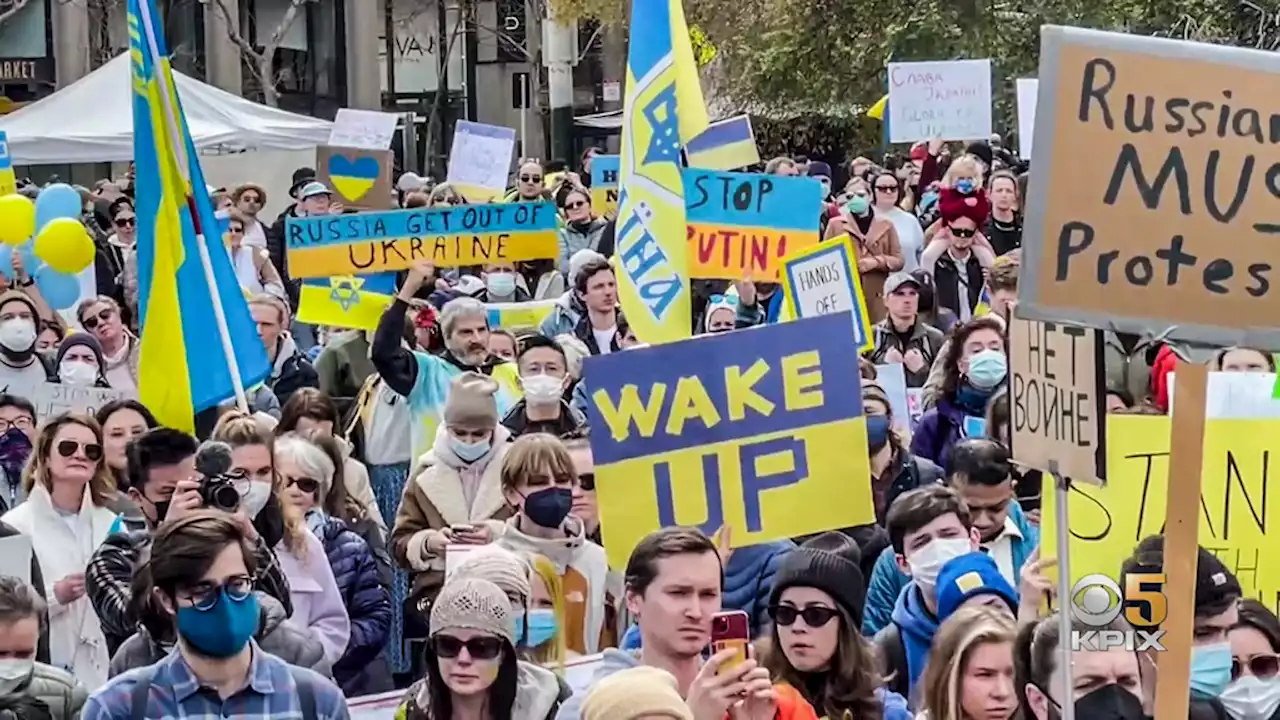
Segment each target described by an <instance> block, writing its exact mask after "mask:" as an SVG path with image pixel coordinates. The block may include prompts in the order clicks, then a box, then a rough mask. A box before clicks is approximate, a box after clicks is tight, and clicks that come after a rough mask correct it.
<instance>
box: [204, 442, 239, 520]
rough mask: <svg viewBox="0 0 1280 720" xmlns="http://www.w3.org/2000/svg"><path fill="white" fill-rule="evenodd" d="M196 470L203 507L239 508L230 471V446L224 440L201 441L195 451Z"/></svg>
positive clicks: (237, 495) (229, 510) (234, 480)
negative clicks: (198, 475) (198, 476)
mask: <svg viewBox="0 0 1280 720" xmlns="http://www.w3.org/2000/svg"><path fill="white" fill-rule="evenodd" d="M196 472H197V473H199V474H200V500H201V501H202V502H203V504H204V506H205V507H208V508H214V509H216V510H223V511H225V512H235V511H236V510H238V509H239V508H240V491H239V490H237V489H236V479H237V478H236V475H235V474H234V473H232V472H231V446H230V445H228V444H226V443H224V442H217V441H213V440H211V441H208V442H204V443H201V445H200V449H199V450H197V451H196Z"/></svg>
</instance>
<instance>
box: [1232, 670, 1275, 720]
mask: <svg viewBox="0 0 1280 720" xmlns="http://www.w3.org/2000/svg"><path fill="white" fill-rule="evenodd" d="M1218 700H1221V701H1222V706H1223V707H1225V708H1226V709H1227V714H1229V715H1230V716H1231V717H1233V718H1235V720H1270V718H1271V716H1272V715H1274V714H1275V711H1276V708H1280V678H1269V679H1267V680H1263V679H1261V678H1259V677H1256V676H1254V675H1246V676H1244V677H1242V678H1240V679H1239V680H1236V681H1235V682H1233V683H1231V684H1230V685H1228V686H1227V689H1226V690H1224V691H1222V694H1221V695H1219V696H1218Z"/></svg>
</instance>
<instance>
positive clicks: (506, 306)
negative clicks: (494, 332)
mask: <svg viewBox="0 0 1280 720" xmlns="http://www.w3.org/2000/svg"><path fill="white" fill-rule="evenodd" d="M484 307H485V309H486V310H487V311H488V312H489V327H491V328H498V327H500V328H506V329H507V330H512V329H516V328H536V327H538V326H539V325H541V324H542V321H543V320H546V319H547V317H548V316H549V315H551V311H552V310H555V308H556V299H555V298H552V299H551V300H527V301H525V302H516V303H487V304H485V306H484Z"/></svg>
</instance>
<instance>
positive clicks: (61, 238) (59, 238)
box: [35, 218, 94, 273]
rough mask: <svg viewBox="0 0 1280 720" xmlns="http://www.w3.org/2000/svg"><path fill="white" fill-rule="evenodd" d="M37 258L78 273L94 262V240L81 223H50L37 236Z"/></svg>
mask: <svg viewBox="0 0 1280 720" xmlns="http://www.w3.org/2000/svg"><path fill="white" fill-rule="evenodd" d="M35 251H36V257H38V258H40V259H41V260H44V261H45V262H47V263H49V267H51V268H53V269H54V270H57V271H58V272H64V273H78V272H80V271H81V270H83V269H85V268H87V267H89V263H91V262H93V252H94V251H93V240H92V239H91V238H90V237H89V232H88V231H87V230H85V229H84V226H83V225H81V224H80V221H79V220H75V219H73V218H58V219H56V220H50V221H49V222H47V223H45V224H44V227H42V228H40V234H39V235H36V246H35Z"/></svg>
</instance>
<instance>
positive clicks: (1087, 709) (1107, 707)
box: [1041, 683, 1148, 720]
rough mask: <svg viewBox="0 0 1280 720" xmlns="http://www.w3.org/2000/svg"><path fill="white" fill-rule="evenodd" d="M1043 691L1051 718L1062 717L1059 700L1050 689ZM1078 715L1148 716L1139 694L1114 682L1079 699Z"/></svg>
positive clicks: (1122, 719) (1120, 719)
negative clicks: (1143, 709)
mask: <svg viewBox="0 0 1280 720" xmlns="http://www.w3.org/2000/svg"><path fill="white" fill-rule="evenodd" d="M1041 692H1043V693H1044V696H1045V697H1046V698H1048V699H1049V703H1050V704H1049V718H1050V720H1058V719H1059V718H1061V717H1062V710H1061V709H1060V706H1059V705H1058V703H1057V701H1055V700H1054V699H1053V698H1052V697H1051V696H1050V695H1049V693H1048V691H1046V690H1044V689H1041ZM1076 717H1080V718H1088V719H1089V720H1147V717H1148V716H1147V714H1146V713H1145V712H1143V711H1142V700H1140V699H1138V696H1137V695H1134V694H1133V693H1131V692H1129V691H1128V690H1126V689H1124V688H1122V687H1120V686H1119V685H1116V684H1115V683H1112V684H1110V685H1103V686H1102V687H1100V688H1098V689H1097V690H1094V691H1093V692H1091V693H1089V694H1088V695H1085V696H1084V697H1082V698H1080V699H1079V700H1077V701H1076Z"/></svg>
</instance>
